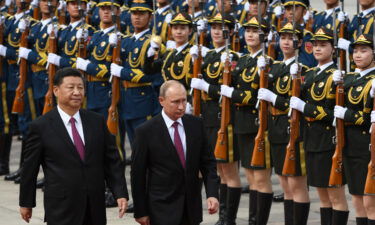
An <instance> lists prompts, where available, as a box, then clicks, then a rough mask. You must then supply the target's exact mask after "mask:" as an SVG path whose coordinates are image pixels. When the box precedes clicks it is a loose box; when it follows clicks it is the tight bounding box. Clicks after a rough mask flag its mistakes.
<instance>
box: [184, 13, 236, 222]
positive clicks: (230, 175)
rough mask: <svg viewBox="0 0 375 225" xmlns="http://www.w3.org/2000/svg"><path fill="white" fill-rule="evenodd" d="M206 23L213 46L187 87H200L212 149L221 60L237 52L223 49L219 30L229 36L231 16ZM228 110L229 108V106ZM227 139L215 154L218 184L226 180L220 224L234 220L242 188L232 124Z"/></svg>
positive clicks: (217, 125)
mask: <svg viewBox="0 0 375 225" xmlns="http://www.w3.org/2000/svg"><path fill="white" fill-rule="evenodd" d="M223 22H224V24H223ZM209 24H210V33H211V39H212V42H213V45H214V46H216V48H215V49H213V50H211V51H209V52H208V53H207V55H206V56H205V57H204V63H203V65H202V67H201V68H202V70H201V72H202V75H203V77H202V79H200V78H193V79H192V81H191V88H195V89H198V90H201V91H202V99H203V101H202V117H203V123H204V126H205V129H206V134H207V138H208V147H209V149H210V150H211V151H215V148H216V142H217V140H218V131H219V128H220V123H221V107H220V102H219V99H220V98H221V97H220V85H221V84H223V81H224V79H225V78H224V64H225V61H226V60H228V59H230V58H231V60H230V61H231V63H232V62H233V63H234V62H236V61H237V60H238V55H237V53H235V52H234V51H228V52H229V53H228V52H226V45H227V43H226V41H227V39H225V36H224V31H223V29H225V30H226V31H229V32H228V33H227V35H228V36H229V37H231V36H232V34H233V30H234V26H235V20H234V18H233V17H232V16H230V15H228V14H225V15H224V16H222V15H221V13H218V14H216V15H215V17H213V18H212V19H210V20H209ZM229 37H228V38H229ZM229 40H230V39H229ZM191 49H192V48H191ZM192 55H194V54H192ZM230 108H231V107H230ZM229 110H230V111H232V110H231V109H229ZM231 114H232V113H231ZM232 120H233V119H232ZM228 140H229V144H228V147H227V148H226V149H224V151H225V152H226V153H225V154H227V157H226V159H221V158H220V159H219V157H216V158H217V165H218V172H219V174H220V177H221V184H222V185H223V186H224V185H225V184H226V186H227V190H226V192H227V193H226V196H227V198H226V201H227V202H226V209H225V212H226V213H225V217H224V219H222V220H219V221H218V224H223V223H222V221H224V224H236V222H235V221H236V217H237V210H238V205H239V201H240V197H241V189H242V188H241V182H240V178H239V174H238V160H239V152H238V149H237V147H236V142H237V141H236V139H235V136H234V133H233V127H232V125H229V126H228ZM215 152H216V151H215ZM224 191H225V190H224ZM222 201H223V200H222Z"/></svg>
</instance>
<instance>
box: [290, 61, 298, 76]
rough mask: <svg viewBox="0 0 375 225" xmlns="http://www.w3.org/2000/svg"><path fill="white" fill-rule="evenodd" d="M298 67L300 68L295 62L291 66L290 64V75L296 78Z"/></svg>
mask: <svg viewBox="0 0 375 225" xmlns="http://www.w3.org/2000/svg"><path fill="white" fill-rule="evenodd" d="M298 69H299V66H298V64H297V63H293V64H292V65H291V66H290V69H289V73H290V75H291V76H292V77H293V78H294V77H295V76H296V75H297V73H298Z"/></svg>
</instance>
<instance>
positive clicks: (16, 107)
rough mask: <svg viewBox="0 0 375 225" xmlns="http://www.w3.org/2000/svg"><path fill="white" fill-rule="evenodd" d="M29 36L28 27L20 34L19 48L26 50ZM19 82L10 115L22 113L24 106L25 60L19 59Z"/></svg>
mask: <svg viewBox="0 0 375 225" xmlns="http://www.w3.org/2000/svg"><path fill="white" fill-rule="evenodd" d="M28 36H29V28H28V26H27V27H26V29H25V30H24V31H23V32H22V36H21V43H20V47H24V48H27V45H28V43H27V37H28ZM19 70H20V80H19V83H18V86H17V89H16V96H15V98H14V102H13V107H12V113H23V111H24V106H25V99H24V97H25V84H26V79H27V60H26V59H24V58H20V65H19Z"/></svg>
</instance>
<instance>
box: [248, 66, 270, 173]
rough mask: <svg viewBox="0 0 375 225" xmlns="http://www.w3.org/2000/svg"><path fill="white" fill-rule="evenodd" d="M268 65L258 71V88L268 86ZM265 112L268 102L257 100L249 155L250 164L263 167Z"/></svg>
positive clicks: (265, 128)
mask: <svg viewBox="0 0 375 225" xmlns="http://www.w3.org/2000/svg"><path fill="white" fill-rule="evenodd" d="M267 71H268V67H266V68H265V69H263V70H261V71H260V85H259V87H260V88H267V87H268V78H267ZM267 114H268V103H267V101H265V100H260V101H259V111H258V122H259V128H258V133H257V135H256V137H255V140H254V150H253V155H252V157H251V166H253V167H260V168H263V167H264V166H265V157H266V155H265V152H266V142H265V138H266V135H267V134H266V132H267Z"/></svg>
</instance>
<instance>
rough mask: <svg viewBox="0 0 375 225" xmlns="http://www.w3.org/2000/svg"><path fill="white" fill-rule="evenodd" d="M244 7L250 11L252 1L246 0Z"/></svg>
mask: <svg viewBox="0 0 375 225" xmlns="http://www.w3.org/2000/svg"><path fill="white" fill-rule="evenodd" d="M243 9H244V10H245V11H246V12H249V11H250V3H249V2H246V3H245V5H244V7H243Z"/></svg>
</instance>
